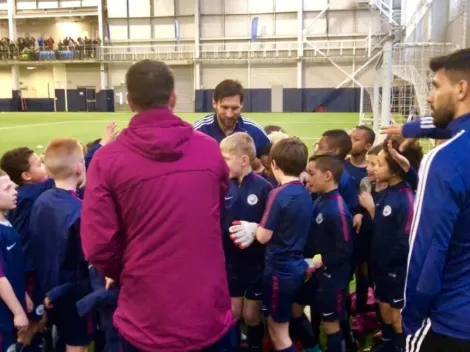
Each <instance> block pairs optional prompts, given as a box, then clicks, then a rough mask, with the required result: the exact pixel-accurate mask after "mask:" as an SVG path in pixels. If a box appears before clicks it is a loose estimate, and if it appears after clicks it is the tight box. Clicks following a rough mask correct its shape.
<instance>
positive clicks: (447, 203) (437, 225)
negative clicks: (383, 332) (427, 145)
mask: <svg viewBox="0 0 470 352" xmlns="http://www.w3.org/2000/svg"><path fill="white" fill-rule="evenodd" d="M459 135H460V134H458V135H456V136H454V137H453V138H452V139H451V140H449V141H447V142H446V143H444V144H442V145H440V146H439V147H437V148H435V149H434V150H432V151H431V152H430V153H429V154H428V155H426V157H425V158H424V159H423V162H422V164H421V168H420V172H419V179H420V184H419V186H418V191H417V194H416V198H415V204H414V218H413V222H412V225H411V234H410V251H409V256H408V270H407V278H406V284H405V306H404V308H403V310H402V317H403V326H404V329H405V333H406V334H414V333H416V331H417V330H418V329H419V328H420V327H421V326H422V324H423V321H424V320H425V319H426V318H427V317H428V314H429V312H430V306H431V302H432V301H433V299H434V298H435V297H436V296H437V295H438V294H439V293H440V291H441V280H442V276H443V271H444V266H445V262H446V255H447V250H448V246H449V242H450V239H451V237H452V233H453V231H454V225H455V223H456V220H457V217H458V214H459V204H458V203H459V193H461V190H462V189H463V187H464V186H463V181H462V179H461V178H460V176H459V175H458V174H457V173H456V171H455V170H453V169H452V168H451V167H450V166H448V164H447V162H446V160H444V159H445V158H439V151H440V150H441V149H442V148H443V147H445V146H446V145H447V144H449V143H451V142H452V141H453V140H454V139H456V138H458V137H459Z"/></svg>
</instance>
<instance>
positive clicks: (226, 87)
mask: <svg viewBox="0 0 470 352" xmlns="http://www.w3.org/2000/svg"><path fill="white" fill-rule="evenodd" d="M236 95H238V96H239V97H240V103H242V104H243V100H244V99H245V91H244V89H243V86H242V85H241V83H240V82H239V81H235V80H233V79H226V80H224V81H222V82H220V83H219V84H218V85H217V86H216V87H215V90H214V100H215V102H216V103H218V102H219V101H221V100H222V99H225V98H228V97H233V96H236Z"/></svg>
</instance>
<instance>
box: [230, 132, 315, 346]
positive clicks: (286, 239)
mask: <svg viewBox="0 0 470 352" xmlns="http://www.w3.org/2000/svg"><path fill="white" fill-rule="evenodd" d="M307 159H308V150H307V147H306V146H305V144H304V143H302V142H301V141H300V140H299V139H297V138H286V139H283V140H281V141H279V142H277V143H276V144H274V145H273V147H272V150H271V160H272V171H273V173H274V176H275V177H276V180H277V181H278V182H279V184H280V186H279V187H278V188H275V189H274V190H272V191H271V192H270V194H269V198H268V203H267V205H266V210H265V212H264V215H263V218H262V220H261V223H260V224H259V227H258V228H257V229H256V227H255V229H254V230H253V228H251V227H250V226H246V227H245V228H243V229H240V231H239V233H238V234H237V235H236V237H239V236H240V237H244V234H245V233H246V237H250V236H251V237H252V238H256V240H257V241H258V242H260V243H266V244H267V246H266V256H265V270H264V289H263V301H264V304H265V306H266V308H267V311H268V314H269V316H268V332H269V335H270V337H271V340H272V343H273V345H274V348H275V350H276V351H286V352H293V351H295V349H294V347H293V346H292V340H291V338H290V336H289V321H290V319H291V317H292V303H293V302H294V299H295V297H296V295H297V293H298V290H299V288H300V287H301V286H302V283H303V282H304V280H305V278H306V274H307V268H308V264H307V263H306V262H305V260H304V257H303V251H304V247H305V243H306V241H307V236H308V232H309V229H310V224H311V220H312V211H313V204H312V199H311V196H310V194H309V192H308V191H307V190H306V189H305V187H304V186H303V185H302V183H301V182H300V180H299V176H300V174H301V173H302V172H303V171H304V170H305V166H306V164H307Z"/></svg>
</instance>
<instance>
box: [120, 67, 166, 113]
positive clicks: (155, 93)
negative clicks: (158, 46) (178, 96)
mask: <svg viewBox="0 0 470 352" xmlns="http://www.w3.org/2000/svg"><path fill="white" fill-rule="evenodd" d="M126 85H127V92H128V96H129V100H130V101H131V102H132V103H133V104H134V105H135V106H136V107H137V108H139V109H142V110H147V109H151V108H158V107H166V106H168V103H169V101H170V96H171V93H172V92H173V91H174V89H175V80H174V78H173V73H172V72H171V70H170V69H169V68H168V66H167V65H166V64H165V63H164V62H161V61H154V60H142V61H139V62H137V63H135V64H134V65H132V66H131V67H130V68H129V70H128V71H127V74H126Z"/></svg>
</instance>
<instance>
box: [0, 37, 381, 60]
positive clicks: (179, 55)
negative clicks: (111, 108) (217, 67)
mask: <svg viewBox="0 0 470 352" xmlns="http://www.w3.org/2000/svg"><path fill="white" fill-rule="evenodd" d="M301 46H302V48H303V57H304V58H305V59H306V60H308V61H315V60H324V59H325V56H327V57H329V58H344V59H350V58H352V57H356V58H358V57H359V58H361V57H362V58H367V57H369V56H370V55H371V53H372V52H375V50H376V49H377V48H380V40H379V39H378V38H373V40H372V39H371V38H370V37H368V38H365V39H337V40H314V41H309V42H305V43H302V44H301ZM2 49H3V50H1V51H0V64H12V63H16V62H18V63H22V62H31V61H36V62H40V63H50V62H53V61H74V62H103V63H107V62H129V63H133V62H136V61H139V60H144V59H153V60H161V61H166V62H169V63H170V64H171V63H173V64H178V63H181V64H188V63H190V62H192V61H217V62H220V61H224V62H230V61H239V60H250V61H266V60H269V61H296V60H297V59H298V49H299V48H298V43H297V42H295V41H266V42H263V41H259V42H239V43H233V42H232V43H204V44H200V45H199V50H198V52H199V57H198V56H197V55H198V54H197V50H196V46H195V45H194V44H161V45H160V44H156V45H125V46H123V45H121V46H111V45H105V46H100V45H90V46H85V47H83V46H81V47H78V46H76V47H68V48H65V49H63V48H62V49H54V50H49V49H43V50H37V49H34V50H32V49H26V50H23V51H19V49H18V48H17V47H3V48H2Z"/></svg>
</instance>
